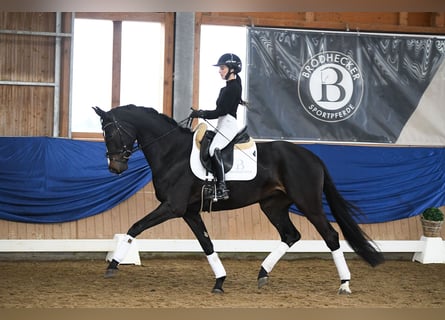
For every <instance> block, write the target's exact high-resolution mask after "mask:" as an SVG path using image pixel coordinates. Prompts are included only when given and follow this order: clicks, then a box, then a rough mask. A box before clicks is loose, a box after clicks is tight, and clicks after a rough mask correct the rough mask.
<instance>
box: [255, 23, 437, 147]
mask: <svg viewBox="0 0 445 320" xmlns="http://www.w3.org/2000/svg"><path fill="white" fill-rule="evenodd" d="M444 50H445V39H444V38H443V37H442V38H438V37H426V36H404V35H385V34H360V33H357V32H318V31H317V32H316V31H302V30H293V29H273V28H256V27H252V28H248V55H247V56H248V58H247V60H248V68H247V83H248V97H247V100H248V101H249V105H250V107H249V109H248V111H247V125H248V128H249V133H250V134H251V135H252V136H253V137H255V138H261V139H289V140H310V141H348V142H376V143H397V140H398V139H399V136H400V134H401V132H402V130H403V128H404V126H405V125H406V124H407V123H408V121H409V120H410V119H411V120H412V117H413V115H414V113H415V111H416V108H418V107H419V105H421V99H422V97H423V98H425V97H424V95H425V92H426V91H427V89H428V87H429V86H431V85H434V87H438V88H442V89H444V88H445V80H444V79H445V76H444V74H445V68H443V67H442V68H441V65H442V64H444V54H445V52H444ZM438 70H440V72H439V73H441V74H440V75H439V76H436V74H437V73H438ZM443 91H444V90H436V91H433V92H432V93H431V94H433V95H436V96H435V97H432V98H431V99H427V100H425V101H426V102H425V103H427V105H426V106H425V107H424V108H428V110H430V111H431V112H429V114H423V115H422V118H421V119H422V121H418V120H417V121H414V122H413V123H415V124H416V125H415V128H414V129H415V131H416V132H417V133H416V135H417V136H419V135H420V136H422V137H421V138H420V141H421V142H420V144H429V142H428V140H429V139H430V136H431V134H429V132H428V128H431V127H432V126H433V127H435V128H437V129H438V130H439V131H438V132H436V134H438V135H440V136H441V140H440V141H445V129H444V128H445V126H444V125H443V122H442V125H438V124H435V122H437V115H438V114H444V113H445V110H443V102H442V103H441V101H444V98H445V97H444V96H443ZM437 95H438V96H437ZM437 108H439V109H438V110H436V109H437ZM440 108H442V110H440ZM434 110H436V111H434ZM424 129H425V130H426V131H425V130H424ZM422 132H423V134H422ZM408 135H409V134H408ZM436 138H437V137H436ZM442 138H443V139H442ZM414 140H416V139H414ZM433 140H434V139H433ZM416 143H417V144H419V141H416ZM432 144H435V142H433V143H432Z"/></svg>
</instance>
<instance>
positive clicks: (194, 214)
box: [183, 209, 226, 293]
mask: <svg viewBox="0 0 445 320" xmlns="http://www.w3.org/2000/svg"><path fill="white" fill-rule="evenodd" d="M183 218H184V220H185V222H186V223H187V224H188V226H189V227H190V229H191V230H192V231H193V234H194V235H195V236H196V238H197V239H198V241H199V244H200V245H201V247H202V249H203V250H204V253H205V254H206V256H207V261H208V262H209V264H210V267H211V268H212V270H213V273H214V274H215V279H216V281H215V285H214V286H213V289H212V293H224V290H223V284H224V280H225V279H226V270H225V269H224V266H223V264H222V262H221V260H220V259H219V256H218V254H217V253H216V252H215V251H214V250H213V243H212V240H210V237H209V234H208V232H207V228H206V226H205V224H204V222H203V221H202V218H201V215H200V214H199V213H198V209H197V210H191V211H187V214H186V215H185V216H184V217H183Z"/></svg>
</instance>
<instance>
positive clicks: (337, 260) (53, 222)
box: [0, 9, 445, 319]
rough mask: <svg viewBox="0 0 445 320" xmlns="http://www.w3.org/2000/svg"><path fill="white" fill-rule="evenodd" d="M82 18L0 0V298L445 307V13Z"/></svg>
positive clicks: (5, 304)
mask: <svg viewBox="0 0 445 320" xmlns="http://www.w3.org/2000/svg"><path fill="white" fill-rule="evenodd" d="M92 11H93V12H87V11H84V10H79V11H78V12H77V11H76V12H71V11H69V12H68V10H62V11H56V10H47V11H46V12H8V11H3V12H0V57H1V61H0V124H1V125H0V149H1V152H0V273H1V280H0V308H1V309H17V308H161V309H167V308H197V309H208V308H242V309H244V308H247V309H259V308H265V309H266V308H283V309H284V308H311V309H315V308H317V309H318V308H326V309H327V308H332V309H342V308H354V309H356V308H362V309H365V308H373V309H374V308H382V309H390V308H397V309H399V308H405V309H406V308H407V309H425V308H426V309H442V308H445V242H444V240H443V239H444V238H445V227H444V226H442V227H440V220H442V221H443V214H441V212H445V126H444V123H445V110H444V108H445V105H444V101H445V91H444V88H445V11H442V12H418V11H415V12H414V11H409V10H408V11H403V12H402V11H400V12H374V11H372V12H371V11H370V12H349V11H344V12H343V11H342V12H334V11H329V12H326V11H324V10H315V11H304V10H302V11H289V12H284V11H283V12H261V11H256V10H255V9H252V10H250V11H249V12H245V11H239V12H237V11H236V10H229V11H227V10H221V11H212V12H207V11H206V10H191V11H183V10H181V11H169V10H165V12H160V11H156V12H140V11H138V12H97V11H96V10H92ZM425 11H426V10H425ZM432 11H434V10H432ZM226 53H230V55H232V56H233V55H236V56H237V57H239V58H240V60H241V64H239V65H238V66H239V67H240V71H239V72H238V71H237V72H235V73H234V74H235V77H238V78H239V79H240V80H241V83H242V100H243V101H246V102H247V103H246V104H242V103H241V104H240V105H239V106H238V109H237V110H238V111H237V117H236V120H237V124H238V126H239V129H240V130H241V129H242V128H244V127H246V128H247V134H248V136H249V138H250V139H249V141H251V145H254V146H255V148H256V149H255V151H254V152H252V154H251V155H250V156H249V155H248V154H247V151H245V150H247V149H244V147H239V146H240V145H241V144H235V145H234V147H233V149H234V151H233V153H234V154H235V155H234V156H233V157H231V159H232V160H230V159H229V160H227V159H224V161H229V162H230V161H232V162H233V163H230V165H231V167H229V169H228V170H229V171H226V173H225V177H226V184H227V187H228V190H229V198H228V199H227V200H224V199H223V200H221V199H219V200H217V201H214V198H215V197H216V191H215V195H213V194H210V196H209V197H207V196H206V192H210V193H212V192H213V190H214V188H215V186H214V185H213V180H212V179H213V178H209V179H207V177H213V176H212V175H211V173H210V176H209V175H208V174H209V173H208V171H205V169H204V171H205V173H206V175H207V176H206V178H205V179H203V178H200V177H198V176H196V174H195V175H194V172H195V171H193V169H192V168H191V167H192V166H194V165H198V166H202V168H204V165H203V164H202V163H201V162H200V161H198V163H197V164H195V163H194V162H193V161H192V160H190V161H189V159H190V157H191V154H190V152H187V153H184V154H183V155H182V154H181V153H180V152H179V150H192V145H194V144H196V145H198V147H199V146H203V144H201V143H200V141H199V140H198V138H197V136H198V134H196V132H197V130H195V129H196V127H197V126H198V124H201V123H203V124H205V125H207V130H209V131H215V132H216V131H217V130H218V128H219V127H218V126H219V125H218V126H217V121H219V120H217V119H209V120H207V119H202V118H198V119H192V118H189V115H190V113H191V107H192V108H193V109H200V110H206V111H207V110H213V109H215V108H216V106H217V104H216V103H215V101H216V100H217V98H218V95H219V94H220V89H221V88H223V87H225V86H226V83H227V86H228V84H229V82H230V81H231V80H225V79H222V77H221V76H220V75H219V74H218V70H221V68H222V67H221V65H223V66H225V67H227V64H228V62H227V61H226V62H223V63H222V64H219V62H218V63H217V61H218V58H219V57H221V56H222V55H224V54H226ZM230 61H232V60H230ZM230 63H232V62H230ZM215 65H217V66H215ZM218 66H219V68H220V69H218ZM227 68H228V70H229V72H231V71H230V70H231V69H230V66H229V67H227ZM132 104H134V105H136V106H139V107H144V109H143V111H145V110H146V109H147V108H150V110H149V112H144V117H145V114H147V117H149V116H151V115H153V117H156V118H154V119H153V120H150V119H149V118H147V120H146V119H145V118H143V119H142V116H139V115H135V114H133V116H134V118H135V119H134V120H130V119H132V118H131V116H132V115H131V114H129V115H125V116H126V117H127V118H124V116H122V118H120V116H121V114H123V112H121V113H119V111H120V110H124V109H125V112H127V110H126V108H127V107H124V106H127V105H132ZM93 107H95V108H94V109H93ZM96 107H97V108H96ZM99 109H100V110H102V111H99ZM138 109H141V108H138ZM153 109H154V110H153ZM128 110H130V111H128V112H129V113H131V112H132V111H131V110H132V107H130V108H129V109H128ZM95 111H96V112H95ZM138 118H139V119H138ZM188 120H190V121H188ZM132 121H134V122H132ZM150 121H151V122H150ZM142 122H143V123H145V125H139V123H142ZM218 123H219V122H218ZM163 124H165V126H166V127H168V128H172V129H170V130H169V131H166V130H164V129H161V128H162V125H163ZM188 125H190V126H188ZM158 129H159V130H158ZM172 136H174V137H175V138H174V139H173V138H172ZM147 137H150V138H147ZM182 137H184V141H190V143H188V142H181V143H179V142H178V141H179V139H182ZM189 137H190V139H188V140H187V138H189ZM175 140H176V141H175ZM181 141H182V140H181ZM269 145H270V146H271V148H269V147H268V146H269ZM266 146H267V147H266ZM202 150H203V149H201V151H202ZM288 150H292V151H289V152H287V151H288ZM229 151H230V152H232V151H231V150H229ZM285 151H286V152H285ZM236 152H241V153H242V154H244V156H247V158H244V159H245V160H243V161H241V160H238V159H239V158H237V156H236ZM177 155H178V156H177ZM252 156H255V158H252ZM152 157H153V158H152ZM156 157H157V158H156ZM159 157H160V159H159ZM198 157H199V155H198ZM197 159H198V158H197ZM269 159H273V160H269ZM308 159H310V160H308ZM182 163H184V164H185V165H184V167H179V166H180V164H182ZM226 164H227V163H226ZM178 167H179V168H180V169H179V171H180V174H179V175H178V174H176V176H175V172H178ZM246 167H247V168H252V170H253V172H254V175H253V176H249V177H247V178H246V177H244V176H243V177H242V178H239V180H237V178H236V177H237V176H236V175H235V174H233V175H231V172H234V173H236V170H238V169H239V170H241V169H243V168H246ZM291 167H292V168H294V169H292V170H293V171H292V172H291V171H290V170H289V168H291ZM118 168H119V169H118ZM320 168H321V169H320ZM320 170H321V171H320ZM320 172H321V173H320ZM275 173H279V175H277V176H274V174H275ZM316 176H317V177H321V178H320V179H319V180H316V179H315V178H314V179H312V177H316ZM175 177H176V178H175ZM233 177H235V178H233ZM209 186H210V187H209ZM206 188H207V189H206ZM205 190H207V191H205ZM332 190H336V191H335V192H334V191H332ZM323 192H324V193H323ZM241 200H242V202H241ZM288 204H290V205H288ZM317 208H319V211H317ZM339 208H340V209H341V208H345V209H344V210H343V211H341V212H340V211H339V210H340V209H339ZM357 208H358V209H357ZM429 208H439V212H435V214H436V218H437V219H436V220H438V221H439V222H438V223H431V222H427V223H429V225H428V226H426V227H425V225H424V221H423V220H425V219H426V218H427V217H426V215H427V213H426V212H425V210H426V209H429ZM283 211H284V215H281V216H278V214H279V213H281V212H283ZM319 212H322V213H323V214H322V215H320V214H318V213H319ZM423 217H425V219H423ZM435 222H437V221H435ZM337 234H338V236H337ZM357 239H358V240H357ZM356 241H359V242H358V243H356ZM272 269H273V270H272ZM223 283H224V286H223ZM414 311H415V310H414ZM0 312H1V311H0ZM0 314H1V313H0ZM2 319H3V317H2ZM5 319H6V318H5Z"/></svg>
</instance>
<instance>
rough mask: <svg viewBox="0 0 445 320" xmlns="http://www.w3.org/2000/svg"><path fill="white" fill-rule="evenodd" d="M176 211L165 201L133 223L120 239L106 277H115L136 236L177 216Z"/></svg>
mask: <svg viewBox="0 0 445 320" xmlns="http://www.w3.org/2000/svg"><path fill="white" fill-rule="evenodd" d="M174 212H175V210H172V209H171V207H170V205H169V204H168V202H163V203H161V204H160V205H159V206H158V207H157V208H156V209H155V210H153V211H152V212H151V213H149V214H148V215H146V216H145V217H143V218H142V219H141V220H139V221H138V222H136V223H135V224H133V225H132V226H131V228H130V229H129V230H128V232H127V234H126V235H125V237H123V238H122V239H120V241H119V242H118V243H117V246H116V250H115V251H114V253H113V257H112V260H111V261H110V263H109V264H108V267H107V271H106V272H105V278H110V277H113V276H114V275H115V274H116V273H117V271H118V265H119V263H120V262H121V261H122V260H124V259H125V257H126V256H127V253H128V252H129V251H130V248H131V246H132V244H133V240H134V239H135V238H136V236H138V235H139V234H140V233H142V232H143V231H144V230H147V229H148V228H151V227H153V226H155V225H158V224H160V223H162V222H164V221H167V220H169V219H172V218H176V217H177V215H176V214H175V213H174Z"/></svg>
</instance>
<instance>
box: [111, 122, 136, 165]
mask: <svg viewBox="0 0 445 320" xmlns="http://www.w3.org/2000/svg"><path fill="white" fill-rule="evenodd" d="M111 125H114V126H115V128H116V131H117V134H119V139H120V142H121V145H122V149H121V150H118V151H114V152H109V151H108V150H107V152H106V154H105V156H106V157H107V158H108V159H109V160H112V161H117V162H127V161H128V159H130V156H131V155H132V154H133V152H135V151H137V150H138V149H139V145H138V146H137V147H136V148H134V147H131V148H129V147H128V146H127V145H126V144H125V143H124V142H123V139H122V137H123V133H124V134H126V135H127V136H129V137H130V138H131V140H132V141H135V140H136V137H134V136H133V135H132V134H131V133H130V132H129V131H128V130H127V129H125V128H124V127H123V126H122V125H121V124H120V123H119V122H118V121H117V120H116V119H114V116H113V121H112V122H108V123H107V124H105V125H104V126H102V131H103V132H104V138H105V141H106V135H105V129H106V128H107V127H109V126H111ZM113 135H114V134H113ZM113 135H112V136H113ZM113 155H121V157H120V158H113Z"/></svg>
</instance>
